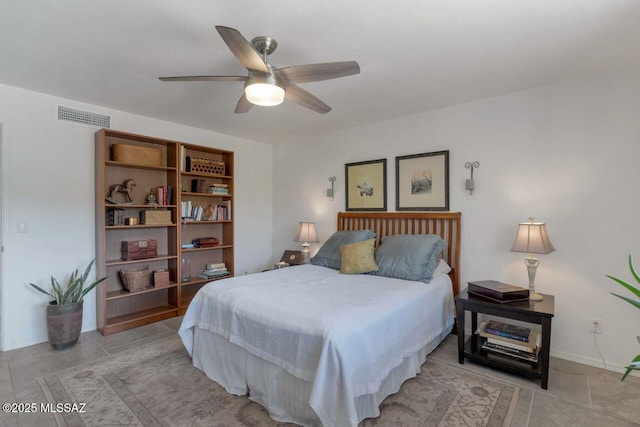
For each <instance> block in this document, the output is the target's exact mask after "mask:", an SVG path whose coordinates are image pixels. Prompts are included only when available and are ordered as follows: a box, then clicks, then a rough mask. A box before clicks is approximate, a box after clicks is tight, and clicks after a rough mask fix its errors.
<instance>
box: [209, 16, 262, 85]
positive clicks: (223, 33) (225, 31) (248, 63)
mask: <svg viewBox="0 0 640 427" xmlns="http://www.w3.org/2000/svg"><path fill="white" fill-rule="evenodd" d="M216 30H218V33H219V34H220V37H222V40H224V42H225V43H226V44H227V47H229V50H230V51H231V53H233V54H234V55H235V56H236V58H238V60H239V61H240V63H241V64H242V65H244V66H245V68H247V69H248V70H250V71H258V72H260V73H266V74H269V73H270V71H269V68H267V64H265V63H264V61H263V60H262V58H261V57H260V55H259V54H258V52H256V50H255V49H254V48H253V46H251V44H250V43H249V42H248V41H247V39H245V38H244V37H242V34H240V31H238V30H236V29H234V28H229V27H223V26H220V25H217V26H216Z"/></svg>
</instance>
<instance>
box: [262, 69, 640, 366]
mask: <svg viewBox="0 0 640 427" xmlns="http://www.w3.org/2000/svg"><path fill="white" fill-rule="evenodd" d="M331 114H339V112H338V111H335V112H332V113H331ZM639 117H640V82H638V81H629V80H626V79H621V78H617V77H611V78H600V79H591V80H576V81H569V82H564V83H561V84H556V85H551V86H546V87H541V88H537V89H531V90H526V91H522V92H517V93H511V94H507V95H503V96H499V97H495V98H491V99H486V100H482V101H479V102H475V103H470V104H465V105H459V106H455V107H452V108H447V109H443V110H439V111H434V112H430V113H425V114H420V115H417V116H413V117H407V118H403V119H399V120H393V121H388V122H383V123H377V124H374V125H370V126H365V127H360V128H356V129H349V130H344V131H340V132H336V133H333V134H331V135H324V136H316V137H309V138H307V139H305V140H303V141H297V142H295V143H288V144H281V145H279V146H277V147H276V148H275V150H274V171H275V175H274V189H275V191H274V227H273V232H274V260H277V257H278V256H279V254H281V253H282V250H284V249H292V248H293V249H296V248H297V245H298V244H297V243H294V242H292V238H293V235H294V233H295V230H296V225H297V223H298V222H299V221H301V220H304V219H307V220H311V221H315V222H316V224H317V230H318V233H319V237H320V239H321V241H324V240H326V239H327V238H328V237H329V236H330V235H331V233H333V232H334V231H335V229H336V213H337V212H338V211H341V210H344V208H345V201H344V200H345V194H344V177H345V175H344V164H345V163H349V162H356V161H365V160H373V159H378V158H386V159H387V162H388V191H387V200H388V207H389V210H391V211H392V210H395V156H401V155H408V154H417V153H425V152H432V151H439V150H449V151H450V187H451V188H450V200H451V204H450V210H452V211H461V212H462V227H463V233H462V255H461V287H462V288H463V289H464V287H465V284H466V282H467V281H469V280H482V279H496V280H501V281H506V282H511V283H515V284H518V285H521V286H526V285H527V284H528V279H527V273H526V268H525V266H524V262H523V259H524V258H525V256H526V254H521V253H513V252H510V248H511V245H512V244H513V240H514V238H515V234H516V229H517V224H518V223H519V222H523V221H527V219H528V217H530V216H535V217H536V218H537V220H539V221H543V222H546V223H547V228H548V231H549V233H550V237H551V240H552V242H553V244H554V245H555V247H556V252H554V253H551V254H549V255H540V256H539V258H540V260H541V265H540V268H539V269H538V275H537V278H536V283H537V289H538V290H540V291H542V292H544V293H549V294H553V295H555V313H556V315H555V318H554V320H553V331H552V348H551V354H552V355H554V356H557V357H561V358H565V359H570V360H574V361H578V362H583V363H586V364H590V365H594V366H600V367H602V363H601V361H600V357H599V356H598V353H597V351H596V349H595V347H594V344H593V336H592V335H591V334H590V333H589V330H588V328H589V322H590V318H592V317H598V318H602V319H603V326H604V333H603V334H602V335H598V336H597V342H598V346H599V348H600V350H601V352H602V353H603V355H604V358H605V359H606V362H607V367H608V368H609V369H614V370H622V366H624V365H625V364H627V363H628V362H629V361H631V359H632V358H633V357H634V356H635V355H636V354H638V353H640V346H639V345H638V343H637V341H636V339H635V337H636V335H640V327H638V325H639V323H638V320H640V317H639V316H640V312H638V310H637V309H636V308H634V307H632V306H631V305H630V304H628V303H625V302H623V301H622V300H619V299H617V298H615V297H614V296H612V295H610V293H609V292H610V291H616V292H618V291H620V292H623V293H624V292H626V291H625V290H624V289H623V288H621V287H620V286H619V285H616V284H615V283H614V282H612V281H610V280H609V279H607V278H605V277H604V275H605V274H607V273H608V274H613V275H617V276H620V277H623V278H625V279H631V275H630V273H629V271H628V268H627V264H626V261H627V255H628V253H629V251H635V252H636V254H638V256H637V265H638V266H639V267H640V239H639V237H640V232H639V230H640V228H639V226H638V219H639V218H640V197H638V162H639V161H640V120H639V119H638V118H639ZM468 161H479V162H480V167H479V168H478V169H476V171H475V173H474V178H475V180H476V191H475V192H474V193H473V195H469V193H468V192H467V191H465V190H464V186H465V179H466V178H468V177H469V170H468V169H465V168H464V164H465V162H468ZM331 175H335V176H336V177H337V178H338V180H337V181H336V198H335V200H334V201H333V202H331V201H329V200H328V199H327V198H326V197H324V194H325V189H326V188H327V187H329V186H330V183H329V182H328V178H329V176H331ZM318 247H319V244H316V245H315V246H312V248H311V249H312V254H313V253H314V251H315V250H317V248H318Z"/></svg>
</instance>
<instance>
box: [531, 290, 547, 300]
mask: <svg viewBox="0 0 640 427" xmlns="http://www.w3.org/2000/svg"><path fill="white" fill-rule="evenodd" d="M543 299H544V297H543V296H542V294H539V293H536V292H533V293H529V301H542V300H543Z"/></svg>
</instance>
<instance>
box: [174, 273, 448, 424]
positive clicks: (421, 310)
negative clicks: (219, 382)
mask: <svg viewBox="0 0 640 427" xmlns="http://www.w3.org/2000/svg"><path fill="white" fill-rule="evenodd" d="M453 308H454V303H453V295H452V291H451V282H450V279H449V277H448V276H447V275H446V274H442V275H439V276H436V277H435V278H434V280H432V281H431V283H429V284H425V283H422V282H411V281H406V280H399V279H388V278H384V277H379V276H373V275H344V274H340V273H339V272H338V271H336V270H332V269H329V268H324V267H318V266H313V265H303V266H297V267H290V268H284V269H279V270H273V271H270V272H265V273H260V274H252V275H246V276H240V277H235V278H230V279H227V280H223V281H217V282H213V283H210V284H208V285H206V286H205V287H203V288H202V289H201V290H200V291H199V292H198V293H197V294H196V296H195V298H194V299H193V301H192V302H191V304H190V305H189V308H188V310H187V313H186V314H185V317H184V319H183V322H182V325H181V327H180V331H179V333H180V336H181V338H182V341H183V342H184V345H185V347H186V349H187V350H188V352H189V354H190V355H191V354H192V351H193V327H196V326H197V327H199V328H203V329H207V330H209V331H211V332H214V333H216V334H218V335H221V336H223V337H225V338H226V339H228V340H229V341H230V342H232V343H234V344H236V345H238V346H239V347H242V348H243V349H245V350H247V351H248V352H250V353H252V354H254V355H256V356H258V357H260V358H262V359H265V360H267V361H269V362H271V363H273V364H275V365H277V366H279V367H281V368H283V369H285V370H286V371H288V372H289V373H291V374H292V375H294V376H296V377H298V378H301V379H304V380H306V381H309V382H311V383H312V384H313V388H312V393H311V398H310V402H309V404H310V405H311V407H312V408H313V409H314V411H315V412H316V414H317V415H318V417H319V418H320V420H321V421H322V423H323V424H324V425H325V426H329V425H331V426H334V425H347V426H355V425H357V423H358V420H357V415H356V412H355V408H354V405H353V398H354V397H356V396H360V395H364V394H370V393H373V392H375V391H377V390H378V387H379V386H380V384H381V382H382V381H383V379H384V378H385V377H386V376H387V374H388V373H389V372H390V371H391V370H392V369H393V368H394V367H396V366H398V365H399V364H400V363H401V362H402V360H403V359H404V358H405V357H407V356H409V355H411V354H413V353H415V352H416V351H417V350H418V349H420V348H422V347H424V346H425V345H426V344H427V343H428V342H429V341H431V340H432V339H434V338H435V337H437V336H439V335H441V334H442V333H443V332H445V331H446V330H447V328H448V329H449V330H450V328H451V326H452V324H453V313H454V309H453Z"/></svg>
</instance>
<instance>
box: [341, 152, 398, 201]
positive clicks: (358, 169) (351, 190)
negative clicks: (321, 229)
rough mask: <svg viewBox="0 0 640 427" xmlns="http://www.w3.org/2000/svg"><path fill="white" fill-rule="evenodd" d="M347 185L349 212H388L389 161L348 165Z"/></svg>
mask: <svg viewBox="0 0 640 427" xmlns="http://www.w3.org/2000/svg"><path fill="white" fill-rule="evenodd" d="M344 167H345V170H344V172H345V185H346V187H347V191H346V193H347V205H346V210H348V211H386V210H387V159H379V160H369V161H367V162H359V163H347V164H346V165H344Z"/></svg>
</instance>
